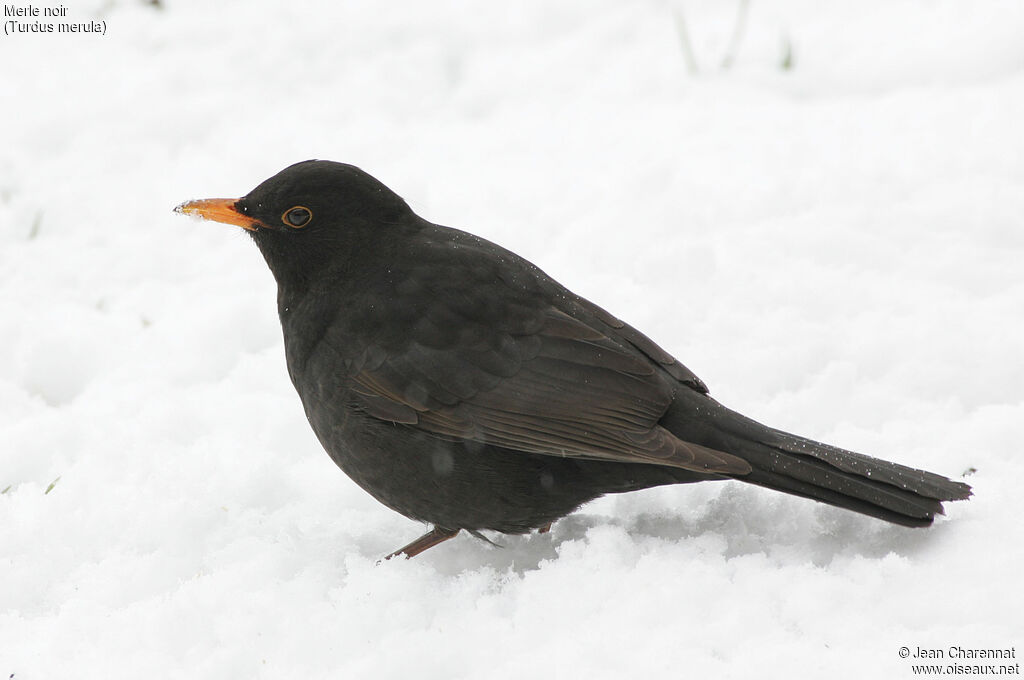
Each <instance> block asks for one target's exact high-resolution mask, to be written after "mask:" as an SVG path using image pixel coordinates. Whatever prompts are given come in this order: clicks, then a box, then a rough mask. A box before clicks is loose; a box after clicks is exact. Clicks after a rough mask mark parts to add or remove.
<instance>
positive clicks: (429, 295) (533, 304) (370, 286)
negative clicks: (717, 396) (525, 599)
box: [178, 161, 970, 556]
mask: <svg viewBox="0 0 1024 680" xmlns="http://www.w3.org/2000/svg"><path fill="white" fill-rule="evenodd" d="M178 210H179V211H180V212H185V213H190V214H198V215H201V216H203V217H206V218H208V219H214V220H218V221H222V222H228V223H231V224H236V225H239V226H243V227H245V228H246V229H248V230H249V233H250V234H251V236H252V238H253V240H254V241H255V242H256V245H257V246H258V247H259V249H260V251H261V252H262V253H263V256H264V258H265V259H266V261H267V264H268V265H269V266H270V269H271V271H272V272H273V273H274V277H275V278H276V280H277V284H278V297H277V302H278V311H279V313H280V317H281V325H282V327H283V330H284V340H285V350H286V355H287V362H288V373H289V375H290V376H291V379H292V382H293V383H294V385H295V389H296V390H297V391H298V393H299V396H300V397H301V399H302V404H303V406H304V408H305V411H306V416H307V417H308V418H309V422H310V424H311V425H312V426H313V430H314V431H315V432H316V435H317V437H319V439H320V442H321V443H322V444H323V446H324V448H325V449H326V450H327V452H328V454H330V456H331V458H332V459H333V460H334V462H335V463H337V464H338V466H339V467H341V469H342V470H344V471H345V472H346V473H347V474H348V475H349V476H350V477H351V478H352V479H353V480H355V481H356V483H358V484H359V485H360V486H362V487H363V488H364V489H366V491H368V492H369V493H370V494H372V495H373V496H374V497H375V498H377V499H378V500H379V501H380V502H382V503H384V504H385V505H387V506H388V507H390V508H392V509H394V510H396V511H397V512H400V513H402V514H403V515H405V516H407V517H410V518H412V519H416V520H421V521H424V522H429V523H431V524H433V525H434V527H435V528H434V530H433V531H431V532H430V533H428V534H426V535H425V536H423V537H422V538H421V539H419V540H418V541H415V542H414V543H411V544H410V545H408V546H406V547H405V548H403V549H402V550H400V551H398V552H399V553H405V554H407V555H409V556H412V555H415V554H417V553H419V552H421V551H422V550H425V549H426V548H429V547H431V546H432V545H435V544H437V543H439V542H441V541H443V540H445V539H447V538H450V537H451V536H454V535H455V534H456V533H458V531H459V530H462V529H465V530H468V531H470V532H473V533H478V532H479V531H480V530H488V529H489V530H494V531H499V532H505V533H524V532H527V531H530V530H531V529H538V528H539V529H544V528H546V527H547V526H548V525H550V523H551V522H553V521H554V520H556V519H558V518H559V517H562V516H564V515H566V514H568V513H570V512H572V511H573V510H575V509H576V508H577V507H579V506H580V505H581V504H582V503H585V502H587V501H589V500H592V499H594V498H597V497H598V496H601V495H603V494H606V493H618V492H623V491H633V490H636V489H643V488H647V487H652V486H658V485H662V484H676V483H684V482H697V481H704V480H716V479H738V480H741V481H745V482H750V483H752V484H758V485H760V486H765V487H768V488H771V489H777V490H780V491H785V492H787V493H791V494H795V495H798V496H804V497H807V498H812V499H815V500H818V501H822V502H825V503H829V504H832V505H836V506H839V507H842V508H848V509H850V510H854V511H857V512H861V513H864V514H866V515H871V516H872V517H877V518H880V519H884V520H887V521H889V522H895V523H897V524H902V525H904V526H911V527H920V526H927V525H929V524H931V523H932V519H933V518H934V516H935V515H936V514H937V513H941V512H942V505H941V501H945V500H956V499H963V498H967V497H968V496H970V487H969V486H968V485H966V484H963V483H960V482H954V481H950V480H949V479H947V478H945V477H942V476H940V475H937V474H933V473H931V472H925V471H922V470H915V469H913V468H909V467H905V466H902V465H898V464H896V463H890V462H886V461H883V460H878V459H875V458H870V457H868V456H864V455H861V454H858V453H853V452H851V451H844V450H842V449H838V448H835V447H833V446H829V445H827V444H821V443H818V442H814V441H811V440H808V439H804V438H802V437H798V436H795V435H791V434H787V433H785V432H781V431H779V430H775V429H772V428H769V427H766V426H764V425H761V424H760V423H757V422H754V421H753V420H750V419H749V418H746V417H744V416H742V415H740V414H738V413H735V412H733V411H730V410H729V409H727V408H726V407H724V406H722V405H721V404H719V403H718V402H717V401H715V400H714V399H712V398H711V397H710V396H709V395H708V389H707V387H706V386H705V385H704V383H703V382H702V381H701V380H700V379H699V378H698V377H697V376H695V375H694V374H693V373H692V372H691V371H690V370H689V369H687V368H686V367H685V366H683V365H682V364H680V363H679V362H677V361H676V360H675V359H673V358H672V357H671V356H670V355H669V354H668V353H667V352H665V351H664V350H663V349H661V348H660V347H658V346H657V345H656V344H655V343H654V342H652V341H651V340H650V339H648V338H647V337H646V336H644V335H643V334H642V333H640V332H639V331H637V330H636V329H634V328H632V327H630V326H628V325H626V324H624V323H623V322H622V321H619V320H618V319H616V318H615V317H614V316H612V315H611V314H609V313H608V312H606V311H604V310H603V309H601V308H600V307H598V306H596V305H594V304H593V303H591V302H589V301H587V300H584V299H583V298H581V297H579V296H577V295H574V294H573V293H572V292H570V291H569V290H567V289H565V288H564V287H562V286H561V285H559V284H558V283H557V282H556V281H554V280H552V279H551V278H550V277H548V276H547V275H546V274H544V272H542V271H540V270H539V269H538V268H537V267H535V266H534V265H532V264H530V263H529V262H527V261H526V260H524V259H523V258H521V257H519V256H518V255H516V254H514V253H511V252H509V251H507V250H505V249H503V248H501V247H499V246H497V245H495V244H493V243H490V242H488V241H485V240H484V239H481V238H478V237H476V236H473V235H471V234H467V233H465V232H462V231H458V230H455V229H449V228H446V227H441V226H438V225H435V224H431V223H430V222H427V221H426V220H424V219H422V218H420V217H418V216H417V215H416V214H415V213H413V212H412V210H411V209H410V208H409V206H408V205H407V204H406V203H405V201H403V200H402V199H401V198H400V197H399V196H398V195H396V194H395V193H394V192H392V191H391V190H390V189H388V188H387V187H385V186H384V185H383V184H381V183H380V182H378V181H377V180H375V179H374V178H372V177H370V176H369V175H367V174H366V173H364V172H363V171H362V170H359V169H358V168H355V167H353V166H351V165H344V164H341V163H332V162H328V161H306V162H304V163H298V164H296V165H293V166H291V167H289V168H286V169H285V170H283V171H282V172H280V173H278V174H277V175H275V176H274V177H271V178H270V179H268V180H266V181H265V182H263V183H262V184H260V185H259V186H258V187H256V188H255V189H254V190H253V191H251V192H250V193H249V194H248V195H246V196H245V197H243V198H240V199H237V200H236V199H211V200H206V201H193V202H190V203H186V204H183V205H181V206H179V207H178ZM396 554H398V553H396Z"/></svg>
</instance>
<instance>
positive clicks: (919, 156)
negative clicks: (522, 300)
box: [0, 0, 1024, 680]
mask: <svg viewBox="0 0 1024 680" xmlns="http://www.w3.org/2000/svg"><path fill="white" fill-rule="evenodd" d="M164 5H165V6H164V7H163V8H162V9H155V8H153V7H151V6H147V5H144V4H143V3H135V2H127V1H126V0H122V1H121V2H116V3H110V2H100V1H99V0H94V1H93V2H88V1H86V0H72V1H71V2H68V3H67V4H66V6H67V7H68V14H69V19H73V20H75V21H88V20H91V19H93V18H100V19H102V20H105V21H106V23H107V33H106V35H104V36H97V35H73V36H69V35H14V36H0V53H2V56H3V63H4V64H5V68H4V75H3V79H4V80H3V87H2V88H0V112H2V113H0V121H2V123H3V126H2V127H3V130H4V131H5V139H4V144H3V152H2V153H0V244H2V245H0V309H2V311H3V313H2V314H0V338H3V342H4V351H3V352H0V442H2V445H0V491H3V494H2V495H0V676H2V677H7V676H11V677H13V678H15V679H16V680H35V679H40V678H71V677H74V678H104V679H110V678H139V677H168V678H183V677H189V678H281V677H294V678H299V677H301V678H328V677H330V678H338V677H343V678H360V677H378V678H397V677H408V676H411V675H415V676H416V677H424V678H481V677H487V678H521V677H532V676H537V675H538V674H539V675H541V676H542V677H564V678H619V677H634V676H637V677H709V678H729V677H753V676H755V675H756V676H757V677H762V678H792V677H823V676H826V675H827V676H828V677H835V678H862V677H887V678H900V677H911V676H912V674H913V673H912V669H911V661H910V660H904V659H901V658H900V657H899V655H898V649H899V647H900V646H902V645H907V646H909V647H910V648H911V649H914V648H916V647H917V646H919V645H920V646H923V647H939V648H946V647H949V646H950V645H960V646H964V647H983V648H1002V647H1011V646H1014V645H1016V646H1017V647H1020V646H1021V644H1022V643H1024V624H1022V617H1021V614H1020V612H1021V611H1022V610H1024V597H1022V589H1021V586H1020V579H1019V567H1020V564H1022V563H1024V548H1022V545H1024V541H1022V540H1021V538H1022V532H1021V529H1020V526H1019V521H1018V519H1019V514H1018V501H1017V499H1018V497H1019V492H1018V490H1017V488H1016V487H1017V484H1018V483H1019V480H1021V479H1022V478H1024V464H1022V462H1021V458H1020V456H1019V455H1018V454H1019V449H1020V441H1021V435H1022V423H1024V396H1022V388H1021V385H1022V384H1024V362H1022V361H1021V347H1022V340H1024V277H1022V271H1024V270H1022V267H1021V263H1022V262H1024V229H1022V215H1024V162H1022V158H1024V126H1022V125H1021V121H1022V120H1024V41H1022V40H1021V35H1024V5H1021V4H1020V3H1018V2H1012V1H1009V0H1007V1H1002V2H1000V1H998V0H984V1H981V2H975V3H959V2H954V1H953V0H929V1H925V0H905V1H895V2H893V1H888V2H884V1H881V0H868V1H865V2H858V3H815V2H809V1H807V0H765V1H763V2H761V1H758V2H752V3H750V14H749V16H748V18H747V21H746V31H745V35H744V38H743V40H742V43H741V47H740V50H739V52H738V55H737V59H736V63H735V65H734V66H733V68H732V69H729V70H722V69H720V68H719V63H720V62H721V60H722V58H723V57H724V56H725V53H726V51H727V49H728V43H729V39H730V36H731V34H732V31H733V25H734V20H735V14H736V5H735V4H733V3H717V2H711V0H692V1H689V0H688V1H687V2H682V1H681V0H648V1H646V2H636V3H618V2H612V1H611V0H591V1H590V2H582V1H579V2H561V3H546V2H541V1H540V0H528V1H526V2H520V3H515V4H510V3H491V4H473V5H470V4H469V3H463V2H458V1H456V0H448V1H437V2H430V3H419V2H411V1H405V2H398V3H389V4H388V6H387V8H386V9H385V8H384V6H383V5H381V3H374V2H369V1H368V0H351V1H349V2H345V3H336V2H328V1H327V0H315V1H313V2H306V3H287V4H284V3H271V2H265V1H261V0H249V1H248V2H241V1H239V0H225V1H224V2H220V3H204V2H199V1H198V0H178V1H176V0H166V2H165V3H164ZM680 16H681V17H682V18H683V20H684V21H685V25H686V28H687V33H688V35H689V36H690V38H691V40H692V46H693V52H694V54H695V55H696V57H697V61H698V65H699V71H698V73H696V74H691V73H690V72H689V71H688V69H687V64H686V61H685V59H684V57H683V50H682V46H681V43H680V32H679V29H678V24H677V20H678V18H679V17H680ZM787 44H788V45H790V46H791V50H792V55H793V68H791V69H788V70H785V69H782V68H781V67H780V64H781V63H782V60H783V55H784V52H785V49H786V47H785V46H786V45H787ZM313 157H317V158H328V159H334V160H340V161H346V162H351V163H354V164H357V165H359V166H361V167H363V168H364V169H366V170H367V171H369V172H371V174H374V175H375V176H377V177H378V178H380V179H381V180H382V181H384V182H385V183H386V184H388V185H389V186H391V187H392V188H394V189H395V190H396V191H397V192H398V193H399V194H401V195H402V196H404V197H405V198H406V199H407V200H408V201H409V202H410V204H411V205H412V206H413V207H414V208H415V209H416V210H417V211H418V212H419V213H420V214H422V215H424V216H426V217H428V218H430V219H432V220H434V221H436V222H440V223H442V224H448V225H451V226H456V227H460V228H465V229H468V230H471V231H473V232H474V233H477V234H479V235H481V236H484V237H486V238H489V239H491V240H494V241H497V242H499V243H501V244H502V245H504V246H506V247H509V248H511V249H513V250H516V251H517V252H520V253H521V254H523V255H525V256H526V257H528V258H529V259H531V260H533V261H534V262H536V263H537V264H538V265H540V266H541V267H542V268H543V269H545V270H546V271H547V272H549V273H550V274H552V275H553V276H555V277H556V278H558V279H559V280H560V281H562V282H563V283H565V284H566V285H568V286H569V287H571V288H573V289H574V290H576V292H578V293H580V294H582V295H585V296H586V297H588V298H590V299H592V300H594V301H596V302H597V303H598V304H601V305H602V306H604V307H606V308H608V309H609V310H611V311H612V312H613V313H615V314H617V315H619V316H621V317H623V318H624V319H626V320H628V321H629V322H630V323H632V324H633V325H635V326H637V327H638V328H640V329H642V330H644V331H645V332H647V333H648V334H649V335H651V336H652V337H653V338H654V339H655V340H656V341H658V342H659V343H660V344H661V345H663V346H664V347H666V348H667V349H669V350H670V351H671V352H672V353H673V354H675V355H676V356H678V357H679V358H680V359H682V360H683V361H684V362H685V363H686V364H687V365H688V366H689V367H690V368H692V369H693V370H694V371H695V372H696V373H697V374H698V375H700V376H701V377H702V378H703V379H704V380H705V381H707V382H708V384H709V385H710V386H711V389H712V393H713V394H714V395H715V396H716V397H717V398H719V399H720V400H721V401H723V402H724V403H726V404H728V405H730V406H731V407H733V408H736V409H737V410H739V411H741V412H743V413H746V414H747V415H750V416H752V417H755V418H757V419H759V420H761V421H763V422H767V423H770V424H772V425H774V426H777V427H780V428H783V429H787V430H790V431H794V432H798V433H800V434H804V435H808V436H812V437H815V438H818V439H821V440H824V441H828V442H832V443H835V444H838V445H841V446H845V447H847V448H853V449H855V450H862V451H864V452H867V453H871V454H873V455H877V456H880V457H883V458H888V459H893V460H898V461H900V462H902V463H906V464H910V465H914V466H918V467H924V468H927V469H929V470H933V471H936V472H940V473H943V474H947V475H950V476H952V477H955V478H959V477H960V476H961V475H963V474H964V473H965V472H966V471H968V470H969V469H974V470H976V471H975V472H973V474H971V475H970V476H969V477H968V478H967V479H968V481H969V482H970V483H971V484H972V485H973V486H974V489H975V494H976V496H975V498H973V499H972V500H971V501H969V502H966V503H952V504H949V505H948V517H947V518H942V519H940V521H938V522H937V523H936V525H935V526H934V527H932V528H931V529H928V530H907V529H901V528H896V527H890V526H887V525H885V524H884V523H881V522H878V521H875V520H871V519H867V518H863V517H859V516H856V515H853V514H851V513H848V512H844V511H841V510H837V509H832V508H827V507H824V506H820V505H817V504H814V503H811V502H808V501H804V500H801V499H796V498H792V497H787V496H784V495H781V494H777V493H772V492H769V491H766V490H761V489H756V488H752V487H747V486H744V485H741V484H738V483H722V484H705V485H698V486H691V487H675V488H664V489H655V490H650V491H647V492H643V493H634V494H629V495H624V496H617V497H608V498H605V499H602V500H599V501H596V502H594V503H592V504H590V505H588V506H586V507H584V508H583V509H582V510H581V511H580V512H578V513H577V514H575V515H572V516H570V517H568V518H566V519H565V520H562V521H561V522H558V523H556V524H555V526H554V528H553V530H552V532H551V533H549V534H545V535H532V536H526V537H495V539H496V540H497V541H498V542H500V543H501V544H502V545H503V546H504V547H503V548H495V547H492V546H490V545H487V544H486V543H484V542H482V541H478V540H476V539H473V538H471V537H468V536H460V537H459V538H457V539H455V540H453V541H451V542H449V543H446V544H444V545H442V546H440V547H438V548H434V549H432V550H430V551H428V552H427V553H425V554H423V555H422V556H420V557H418V558H416V559H415V560H411V561H391V562H388V563H383V564H377V563H376V561H377V560H378V558H380V557H381V556H382V555H384V554H387V553H388V552H390V551H391V550H393V549H395V548H397V547H398V546H400V545H402V544H404V543H406V542H407V541H409V540H412V539H413V538H415V537H416V536H417V535H419V533H420V532H422V531H423V527H422V526H420V525H418V524H415V523H413V522H411V521H409V520H407V519H405V518H403V517H401V516H398V515H396V514H394V513H393V512H391V511H390V510H388V509H386V508H384V507H383V506H380V505H379V504H377V503H376V502H375V501H374V500H373V499H371V498H370V497H369V496H367V495H366V494H365V493H364V492H362V491H361V490H360V489H358V488H357V487H356V486H355V485H354V484H353V483H351V482H350V481H349V480H348V479H347V478H346V477H345V476H344V475H343V474H342V473H341V472H340V471H339V470H337V469H336V468H335V467H334V465H333V463H331V461H330V460H329V459H328V457H327V456H326V455H325V454H324V453H323V451H322V450H321V449H320V447H319V445H318V444H317V442H316V440H315V438H314V437H313V435H312V433H311V432H310V430H309V427H308V425H307V424H306V422H305V419H304V417H303V414H302V411H301V407H300V405H299V401H298V398H297V397H296V395H295V394H294V391H293V389H292V387H291V385H290V383H289V382H288V378H287V374H286V372H285V366H284V358H283V352H282V343H281V337H280V329H279V325H278V321H277V319H276V313H275V305H274V285H273V281H272V278H271V276H270V273H269V272H268V271H267V269H266V266H265V264H264V263H263V261H262V258H260V256H259V254H258V253H257V251H256V250H255V248H254V247H253V245H252V244H251V243H250V242H249V239H248V237H247V236H246V235H245V234H244V233H242V231H241V230H234V229H231V228H228V227H225V226H224V225H217V224H212V223H198V222H194V221H191V220H186V219H183V218H182V217H181V216H179V215H175V214H173V213H172V212H171V209H172V208H173V206H175V205H176V204H178V203H180V202H181V201H183V200H186V199H190V198H200V197H214V196H238V195H241V194H244V193H245V192H247V191H248V190H249V189H250V188H252V187H253V186H255V185H256V184H257V183H258V182H259V181H262V180H263V179H265V178H266V177H268V176H270V175H271V174H273V173H275V172H277V171H278V170H280V169H281V168H283V167H284V166H286V165H288V164H290V163H292V162H295V161H298V160H303V159H306V158H313ZM51 486H52V488H50V487H51ZM48 489H49V490H48Z"/></svg>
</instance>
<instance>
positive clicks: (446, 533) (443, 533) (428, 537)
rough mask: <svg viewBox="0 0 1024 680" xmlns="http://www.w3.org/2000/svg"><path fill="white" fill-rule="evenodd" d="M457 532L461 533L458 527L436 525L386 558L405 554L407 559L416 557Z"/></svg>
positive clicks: (452, 536)
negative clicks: (445, 527)
mask: <svg viewBox="0 0 1024 680" xmlns="http://www.w3.org/2000/svg"><path fill="white" fill-rule="evenodd" d="M457 533H459V530H458V529H442V528H441V527H434V528H433V529H431V530H430V531H428V532H427V533H425V534H423V535H422V536H420V537H419V538H417V539H416V540H415V541H413V542H412V543H410V544H409V545H407V546H405V547H403V548H399V549H398V550H396V551H395V552H393V553H391V554H390V555H388V556H387V557H385V558H384V559H386V560H390V559H391V558H392V557H398V556H399V555H405V557H406V559H408V558H410V557H416V556H417V555H419V554H420V553H421V552H423V551H424V550H427V549H428V548H433V547H434V546H435V545H437V544H438V543H444V542H445V541H447V540H448V539H449V538H454V537H455V535H456V534H457Z"/></svg>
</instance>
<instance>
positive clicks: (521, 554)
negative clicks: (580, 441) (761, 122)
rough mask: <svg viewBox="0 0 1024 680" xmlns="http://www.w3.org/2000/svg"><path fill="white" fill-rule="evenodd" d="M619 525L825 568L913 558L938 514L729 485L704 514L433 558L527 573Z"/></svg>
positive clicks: (453, 568)
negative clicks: (927, 523)
mask: <svg viewBox="0 0 1024 680" xmlns="http://www.w3.org/2000/svg"><path fill="white" fill-rule="evenodd" d="M601 527H616V528H619V529H621V530H622V531H624V532H625V533H626V534H627V535H628V536H629V537H630V539H631V540H633V541H634V543H636V544H644V545H643V546H641V552H646V551H647V549H648V548H650V549H656V547H657V545H658V544H659V543H673V544H675V543H682V542H685V541H688V540H692V539H698V538H706V537H709V536H714V537H716V538H717V539H719V541H720V542H721V545H722V546H723V547H722V548H721V555H722V557H724V558H725V559H731V558H734V557H740V556H743V555H752V554H764V555H767V556H768V557H769V558H770V559H773V560H776V561H779V562H792V563H801V564H803V563H807V562H808V561H810V562H812V563H813V564H815V565H816V566H819V567H826V566H828V565H829V564H831V563H832V562H833V560H835V559H837V558H840V559H842V558H854V557H864V558H869V559H881V558H883V557H886V556H887V555H890V554H896V555H900V556H904V557H911V556H914V555H919V554H921V553H924V552H927V551H928V549H929V545H930V544H932V543H934V542H935V540H936V538H937V536H936V534H937V533H938V532H941V531H943V530H944V529H945V527H944V526H943V522H942V521H941V520H939V521H937V522H936V524H935V526H933V527H931V528H930V529H908V528H906V527H900V526H896V525H892V524H888V523H886V522H883V521H881V520H875V519H873V518H869V517H864V516H861V515H858V514H856V513H853V512H850V511H847V510H842V509H839V508H833V507H830V506H827V505H823V504H819V503H814V502H812V501H805V500H803V499H796V498H789V497H779V498H771V496H770V494H765V493H764V492H761V491H760V490H757V489H744V488H726V489H723V491H722V493H721V494H719V495H718V496H717V497H716V498H713V499H711V500H710V501H708V502H707V503H706V504H705V505H704V506H703V508H702V509H701V511H700V512H699V513H695V512H693V511H692V510H691V511H690V512H679V511H674V510H672V509H670V508H666V509H665V510H663V511H662V510H658V511H655V512H641V513H638V514H634V515H632V516H629V517H624V518H616V517H609V516H607V515H595V514H587V513H586V512H577V513H574V514H572V515H569V516H568V517H565V518H563V519H561V520H559V521H558V522H556V523H555V524H554V525H553V527H552V529H551V531H550V532H549V533H546V534H538V533H533V534H528V535H525V536H505V535H495V536H491V537H489V538H490V539H491V540H493V544H488V543H486V542H484V541H481V540H478V539H474V538H471V537H469V536H467V535H465V534H463V535H462V537H461V539H459V540H457V542H454V541H453V544H454V545H449V546H448V550H447V551H445V550H444V548H441V549H440V550H438V549H435V551H436V552H434V554H432V555H430V557H429V561H430V562H432V564H433V566H434V568H435V569H437V570H438V571H439V572H441V573H445V574H450V575H457V574H459V573H463V572H466V571H467V570H468V571H473V570H477V569H481V568H490V569H494V570H496V571H499V572H508V571H511V572H513V573H516V574H519V575H523V574H525V573H527V572H530V571H534V570H537V569H539V568H540V566H541V563H543V562H545V561H548V560H556V559H558V557H559V554H560V552H561V548H562V546H563V545H564V544H567V543H571V542H574V541H584V542H589V540H590V538H589V536H588V534H589V533H590V531H591V530H592V529H595V528H601Z"/></svg>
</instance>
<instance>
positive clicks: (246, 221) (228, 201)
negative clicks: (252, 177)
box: [174, 198, 260, 231]
mask: <svg viewBox="0 0 1024 680" xmlns="http://www.w3.org/2000/svg"><path fill="white" fill-rule="evenodd" d="M237 203H238V199H237V198H204V199H202V200H199V201H186V202H185V203H182V204H181V205H179V206H178V207H176V208H175V209H174V212H176V213H182V214H183V215H194V216H196V217H202V218H203V219H204V220H213V221H214V222H223V223H224V224H233V225H235V226H236V227H241V228H242V229H248V230H249V231H256V229H258V228H259V226H260V223H259V222H258V221H257V220H254V219H252V218H251V217H249V216H248V215H244V214H242V213H241V212H239V211H238V210H237V209H236V208H235V205H236V204H237Z"/></svg>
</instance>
